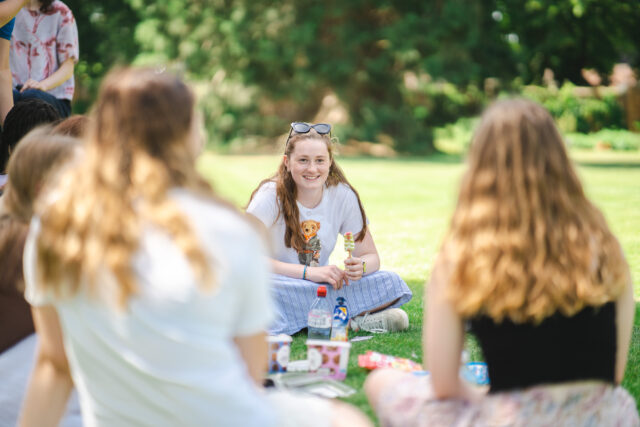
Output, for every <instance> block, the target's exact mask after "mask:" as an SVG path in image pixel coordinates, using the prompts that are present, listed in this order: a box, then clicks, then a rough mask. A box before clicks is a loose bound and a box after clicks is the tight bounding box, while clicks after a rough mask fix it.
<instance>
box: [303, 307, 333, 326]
mask: <svg viewBox="0 0 640 427" xmlns="http://www.w3.org/2000/svg"><path fill="white" fill-rule="evenodd" d="M308 323H309V325H308V326H309V327H310V328H320V329H324V328H330V327H331V314H329V313H325V312H315V311H311V312H309V319H308Z"/></svg>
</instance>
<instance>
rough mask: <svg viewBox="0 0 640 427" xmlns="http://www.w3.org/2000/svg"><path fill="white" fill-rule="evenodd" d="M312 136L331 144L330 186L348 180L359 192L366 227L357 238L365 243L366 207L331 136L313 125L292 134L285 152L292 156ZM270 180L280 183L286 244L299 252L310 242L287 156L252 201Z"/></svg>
mask: <svg viewBox="0 0 640 427" xmlns="http://www.w3.org/2000/svg"><path fill="white" fill-rule="evenodd" d="M310 139H320V140H322V141H323V142H324V143H325V144H326V145H327V150H328V151H329V159H330V160H331V165H330V167H329V176H328V177H327V182H326V184H325V185H326V186H327V187H331V186H334V185H338V184H340V183H344V184H346V185H347V186H349V188H351V190H352V191H353V192H354V193H355V195H356V198H357V199H358V206H359V207H360V214H361V215H362V224H363V225H362V230H361V231H360V232H359V234H357V235H356V237H355V241H356V242H361V241H362V239H364V236H365V234H367V217H366V215H365V212H364V207H363V206H362V202H361V201H360V195H359V194H358V192H357V191H356V189H355V188H353V187H352V186H351V184H350V183H349V181H348V180H347V178H346V177H345V175H344V172H343V171H342V169H340V166H338V164H337V163H336V161H335V158H334V155H333V142H332V141H331V138H329V136H328V135H320V134H319V133H317V132H316V131H315V129H313V128H311V130H310V131H309V132H307V133H292V134H291V137H290V138H289V139H288V142H287V143H286V146H285V150H284V155H285V156H287V157H289V156H291V153H293V151H294V150H295V148H296V145H298V144H299V143H300V142H302V141H306V140H310ZM267 182H275V183H276V195H277V197H278V202H279V206H280V211H279V212H278V217H276V221H277V220H278V218H279V217H280V215H282V217H283V218H284V222H285V226H286V229H285V233H284V245H285V246H286V247H287V248H293V249H295V250H296V251H297V252H301V251H302V250H304V247H305V244H306V241H305V238H304V234H302V228H301V227H300V211H299V210H298V204H297V203H296V200H297V198H298V189H297V187H296V183H295V181H294V180H293V177H292V176H291V172H289V171H288V170H287V167H286V166H285V164H284V158H283V160H282V162H281V163H280V166H279V167H278V170H277V171H276V173H275V174H273V176H271V177H269V178H266V179H264V180H262V181H261V182H260V184H258V187H256V189H255V190H253V193H251V197H250V198H249V203H251V200H253V196H254V195H255V194H256V192H257V191H258V190H259V189H260V187H262V185H263V184H265V183H267Z"/></svg>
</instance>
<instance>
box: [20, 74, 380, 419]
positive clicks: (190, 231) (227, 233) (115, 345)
mask: <svg viewBox="0 0 640 427" xmlns="http://www.w3.org/2000/svg"><path fill="white" fill-rule="evenodd" d="M193 109H194V96H193V94H192V93H191V91H190V90H189V89H188V88H187V86H186V85H185V84H184V83H182V82H181V81H180V80H179V79H177V78H175V77H173V76H170V75H168V74H166V73H162V72H157V71H155V70H147V69H124V70H120V71H115V72H111V73H110V74H109V75H108V76H107V77H105V79H104V81H103V83H102V87H101V89H100V93H99V96H98V100H97V103H96V106H95V109H94V115H93V117H92V120H91V122H90V124H89V130H88V132H87V134H86V139H87V140H86V149H85V154H84V155H83V157H82V158H81V161H79V162H78V163H77V164H76V165H75V167H73V168H70V169H69V170H67V171H66V172H65V173H64V174H62V175H61V176H60V178H59V180H58V181H57V182H54V183H53V185H52V187H50V189H51V190H50V192H48V193H46V194H47V195H48V196H47V197H45V198H44V200H41V201H42V204H41V206H40V208H39V209H37V211H36V216H35V217H34V219H33V221H32V222H31V226H30V230H29V235H28V237H27V242H26V245H25V252H24V271H25V286H26V292H25V296H26V297H27V300H28V301H29V302H30V303H31V305H32V307H33V318H34V322H35V326H36V331H37V333H38V335H39V337H40V345H39V347H38V356H37V362H36V365H35V367H34V371H33V374H32V376H31V382H30V384H29V389H28V392H27V397H26V399H25V403H24V406H23V408H22V413H21V425H22V426H47V425H57V421H58V419H59V417H60V414H61V412H62V408H63V407H64V403H65V401H66V399H67V396H68V393H69V391H70V390H71V387H72V384H75V385H76V387H77V390H78V395H79V397H80V402H81V407H82V416H83V421H84V424H85V425H87V426H121V425H136V426H208V425H219V426H260V427H262V426H274V427H275V426H298V425H309V426H318V427H320V426H322V427H325V426H326V427H329V426H346V425H351V426H368V425H370V423H369V422H368V421H367V420H366V418H365V417H364V415H362V414H361V413H359V412H357V411H356V410H355V409H353V408H352V407H350V406H347V405H346V404H343V403H340V402H331V401H326V400H322V399H319V398H311V397H299V396H293V395H291V394H288V393H284V392H278V391H276V392H272V393H265V392H264V391H263V390H262V389H261V388H260V387H258V385H257V384H260V383H261V382H262V379H263V372H264V369H265V368H266V364H267V344H266V341H265V333H264V328H265V327H266V326H267V324H268V323H269V321H270V319H271V317H272V311H271V306H270V300H269V295H268V290H267V285H268V283H267V281H268V270H267V262H266V258H265V257H266V253H265V251H264V250H263V248H264V245H263V243H262V241H261V239H260V236H259V234H258V233H257V232H256V231H255V230H254V229H253V228H252V227H251V226H250V224H249V223H248V221H246V218H244V216H242V215H241V214H240V213H238V212H236V211H235V209H233V208H232V207H230V206H229V205H228V204H227V203H225V202H222V201H221V200H219V199H218V198H217V197H216V196H215V195H214V194H213V192H212V190H211V189H210V187H209V185H208V184H207V183H206V182H205V181H204V180H203V179H202V178H201V177H200V175H199V174H198V173H197V171H196V169H195V160H196V157H197V154H198V150H199V148H200V147H201V141H200V138H199V134H198V130H197V121H196V120H194V117H195V114H194V110H193ZM247 257H249V258H250V259H251V260H252V262H251V263H247ZM63 339H64V346H63ZM72 378H73V381H72Z"/></svg>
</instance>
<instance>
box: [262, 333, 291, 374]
mask: <svg viewBox="0 0 640 427" xmlns="http://www.w3.org/2000/svg"><path fill="white" fill-rule="evenodd" d="M267 343H268V345H269V373H270V374H273V373H276V372H287V365H288V364H289V354H290V353H291V337H290V336H289V335H285V334H281V335H273V336H268V337H267Z"/></svg>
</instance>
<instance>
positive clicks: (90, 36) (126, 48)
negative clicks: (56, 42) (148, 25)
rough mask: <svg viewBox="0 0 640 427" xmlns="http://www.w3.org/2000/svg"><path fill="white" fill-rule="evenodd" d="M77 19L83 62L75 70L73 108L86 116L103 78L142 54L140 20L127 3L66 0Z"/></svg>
mask: <svg viewBox="0 0 640 427" xmlns="http://www.w3.org/2000/svg"><path fill="white" fill-rule="evenodd" d="M64 2H65V4H66V5H67V6H69V8H70V9H71V11H72V12H73V15H74V16H75V18H76V23H77V25H78V39H79V44H80V60H79V62H78V65H77V66H76V69H75V77H76V86H77V87H76V95H75V101H74V105H73V109H74V111H76V112H79V113H84V112H85V111H86V110H87V108H88V107H89V105H91V103H92V102H93V99H94V98H95V94H96V91H97V87H98V85H99V83H100V80H101V78H102V76H103V75H104V74H105V73H106V72H107V71H108V70H109V69H110V68H111V67H112V66H114V65H115V64H128V63H130V62H131V61H133V60H134V58H135V57H136V55H138V53H139V50H140V48H139V46H138V44H137V42H136V41H135V38H134V31H135V28H136V26H137V25H138V23H139V21H140V19H139V17H138V15H137V13H136V12H135V10H134V9H132V8H131V6H130V5H129V4H128V3H127V1H125V0H100V1H97V0H64Z"/></svg>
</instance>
